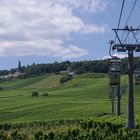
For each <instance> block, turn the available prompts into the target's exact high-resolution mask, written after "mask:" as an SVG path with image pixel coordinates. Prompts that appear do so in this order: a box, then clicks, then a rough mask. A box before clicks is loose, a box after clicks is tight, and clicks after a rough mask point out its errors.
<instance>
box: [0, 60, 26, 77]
mask: <svg viewBox="0 0 140 140" xmlns="http://www.w3.org/2000/svg"><path fill="white" fill-rule="evenodd" d="M22 75H23V73H22V72H21V62H20V61H19V63H18V68H17V69H16V71H15V72H14V73H13V72H9V73H8V74H7V75H1V76H0V79H7V78H15V77H19V76H22Z"/></svg>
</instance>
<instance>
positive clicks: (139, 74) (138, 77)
mask: <svg viewBox="0 0 140 140" xmlns="http://www.w3.org/2000/svg"><path fill="white" fill-rule="evenodd" d="M134 81H135V85H138V84H140V70H136V71H134Z"/></svg>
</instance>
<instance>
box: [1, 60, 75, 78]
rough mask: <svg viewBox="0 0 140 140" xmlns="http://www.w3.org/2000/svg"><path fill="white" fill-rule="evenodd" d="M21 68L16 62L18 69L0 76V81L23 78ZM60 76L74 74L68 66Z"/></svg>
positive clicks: (19, 63)
mask: <svg viewBox="0 0 140 140" xmlns="http://www.w3.org/2000/svg"><path fill="white" fill-rule="evenodd" d="M21 69H22V66H21V62H20V61H19V62H18V67H17V68H16V70H15V72H13V71H10V72H9V73H8V74H6V75H1V76H0V79H8V78H17V77H21V76H23V75H24V74H23V72H22V70H21ZM59 74H60V75H72V76H73V75H75V72H74V71H72V68H71V67H70V66H68V68H67V69H66V70H63V71H59Z"/></svg>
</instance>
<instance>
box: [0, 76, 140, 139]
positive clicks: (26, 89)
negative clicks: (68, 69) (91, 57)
mask: <svg viewBox="0 0 140 140" xmlns="http://www.w3.org/2000/svg"><path fill="white" fill-rule="evenodd" d="M62 77H63V75H54V74H50V75H43V76H39V77H33V78H27V79H21V80H19V79H12V80H9V81H4V82H2V83H1V84H0V86H1V88H2V89H3V90H2V91H0V114H1V115H0V129H1V131H0V139H2V140H6V139H8V140H26V139H27V140H34V139H35V140H46V139H47V140H53V139H54V140H57V139H58V140H79V139H80V140H91V139H95V140H96V139H97V140H102V139H106V140H109V139H110V140H112V139H115V140H117V139H118V138H119V139H122V140H128V139H130V140H133V139H134V140H135V139H140V133H139V132H140V110H139V108H140V103H139V99H140V96H139V92H140V86H139V85H136V86H135V89H134V90H135V95H134V97H135V114H136V116H135V120H136V127H135V129H134V130H127V129H126V128H125V122H126V101H127V94H126V92H125V93H123V94H122V97H121V113H122V115H121V116H120V117H115V115H112V114H111V101H110V99H109V95H108V77H107V75H104V74H101V75H100V74H83V75H77V76H74V77H73V78H72V79H71V80H69V81H67V82H64V83H60V82H59V81H60V79H61V78H62ZM121 81H122V86H125V87H126V86H127V77H126V76H122V79H121ZM33 91H37V93H38V96H37V97H32V92H33ZM44 95H47V96H44Z"/></svg>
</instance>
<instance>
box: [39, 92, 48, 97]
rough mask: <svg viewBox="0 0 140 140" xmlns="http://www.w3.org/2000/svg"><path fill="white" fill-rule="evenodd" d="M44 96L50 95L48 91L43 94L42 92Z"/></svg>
mask: <svg viewBox="0 0 140 140" xmlns="http://www.w3.org/2000/svg"><path fill="white" fill-rule="evenodd" d="M41 95H42V96H48V95H49V94H48V92H44V93H43V94H41Z"/></svg>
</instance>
